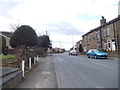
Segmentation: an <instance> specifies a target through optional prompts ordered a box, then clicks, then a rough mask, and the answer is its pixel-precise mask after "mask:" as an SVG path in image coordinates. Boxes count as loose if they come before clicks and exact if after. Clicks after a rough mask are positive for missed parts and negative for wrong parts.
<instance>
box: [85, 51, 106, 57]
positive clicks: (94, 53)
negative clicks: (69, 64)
mask: <svg viewBox="0 0 120 90" xmlns="http://www.w3.org/2000/svg"><path fill="white" fill-rule="evenodd" d="M87 56H88V58H95V59H97V58H105V59H107V56H108V54H107V53H104V52H100V51H99V50H97V49H90V50H89V51H88V52H87Z"/></svg>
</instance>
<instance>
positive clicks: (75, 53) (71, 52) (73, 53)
mask: <svg viewBox="0 0 120 90" xmlns="http://www.w3.org/2000/svg"><path fill="white" fill-rule="evenodd" d="M69 55H75V56H77V51H76V50H71V51H69Z"/></svg>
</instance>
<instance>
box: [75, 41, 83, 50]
mask: <svg viewBox="0 0 120 90" xmlns="http://www.w3.org/2000/svg"><path fill="white" fill-rule="evenodd" d="M76 50H77V52H83V49H82V40H80V41H78V42H77V43H76Z"/></svg>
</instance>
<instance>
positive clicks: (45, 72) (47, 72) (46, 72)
mask: <svg viewBox="0 0 120 90" xmlns="http://www.w3.org/2000/svg"><path fill="white" fill-rule="evenodd" d="M42 74H51V72H49V71H44V72H42Z"/></svg>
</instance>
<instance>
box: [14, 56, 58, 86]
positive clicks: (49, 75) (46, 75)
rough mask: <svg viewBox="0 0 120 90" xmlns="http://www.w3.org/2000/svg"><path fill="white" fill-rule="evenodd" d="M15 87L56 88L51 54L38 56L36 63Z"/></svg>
mask: <svg viewBox="0 0 120 90" xmlns="http://www.w3.org/2000/svg"><path fill="white" fill-rule="evenodd" d="M16 88H57V78H56V73H55V66H54V63H53V59H52V56H47V57H45V58H39V60H38V65H37V66H36V67H35V68H34V69H32V71H31V72H29V73H28V75H27V76H26V77H25V79H24V80H23V81H22V82H21V83H20V84H19V85H18V86H17V87H16Z"/></svg>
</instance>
